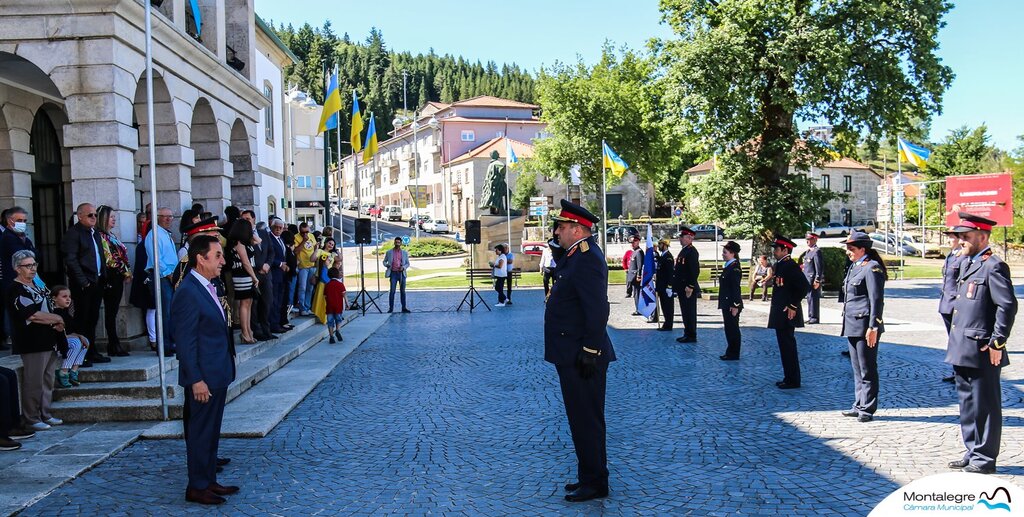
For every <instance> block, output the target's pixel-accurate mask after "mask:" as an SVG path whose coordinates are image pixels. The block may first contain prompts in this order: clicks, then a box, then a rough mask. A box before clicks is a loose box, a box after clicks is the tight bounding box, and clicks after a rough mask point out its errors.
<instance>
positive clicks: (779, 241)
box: [768, 235, 811, 390]
mask: <svg viewBox="0 0 1024 517" xmlns="http://www.w3.org/2000/svg"><path fill="white" fill-rule="evenodd" d="M795 247H796V244H794V243H793V241H791V240H789V239H787V238H785V237H783V236H781V235H779V236H776V237H775V242H774V243H773V244H772V249H773V252H774V254H775V260H776V262H775V287H772V303H771V312H769V313H768V328H770V329H775V338H776V339H777V340H778V342H779V355H780V356H781V358H782V371H783V372H784V375H783V378H782V380H781V381H779V382H776V383H775V385H776V386H778V387H779V389H783V390H788V389H793V388H799V387H800V357H799V356H798V355H797V350H796V329H797V327H803V326H804V315H803V309H802V307H801V301H802V300H803V299H804V297H805V296H807V291H808V290H809V289H810V288H811V286H810V284H808V283H807V278H806V277H804V274H803V272H801V271H800V266H799V265H797V263H796V262H795V261H794V260H793V257H792V254H793V248H795Z"/></svg>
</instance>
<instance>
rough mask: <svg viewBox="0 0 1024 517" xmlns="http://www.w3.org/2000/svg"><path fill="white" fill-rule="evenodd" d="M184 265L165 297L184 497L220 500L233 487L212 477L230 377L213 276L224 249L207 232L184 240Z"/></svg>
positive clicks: (229, 350) (227, 331)
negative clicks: (178, 396)
mask: <svg viewBox="0 0 1024 517" xmlns="http://www.w3.org/2000/svg"><path fill="white" fill-rule="evenodd" d="M188 260H189V268H190V271H189V273H187V274H186V275H185V278H183V279H182V281H181V283H180V284H179V285H178V289H177V290H176V291H175V292H174V298H173V299H172V301H171V322H172V323H171V334H172V335H173V336H174V342H175V344H176V345H177V352H178V364H179V367H178V385H180V386H182V387H183V388H185V408H184V418H183V423H184V426H185V433H184V434H185V448H186V451H187V462H188V488H186V489H185V500H186V501H189V502H195V503H200V504H220V503H223V502H224V501H225V499H224V498H223V497H222V496H224V495H230V494H234V493H236V492H238V487H236V486H222V485H220V484H219V483H217V447H218V445H219V443H220V427H221V421H222V419H223V417H224V404H225V403H226V399H227V392H228V386H229V385H230V384H231V382H232V381H234V380H235V361H234V353H233V352H234V348H233V346H232V344H231V328H230V326H229V325H228V320H227V317H226V313H225V311H224V306H223V305H222V304H221V300H220V297H219V296H218V289H217V286H216V284H214V283H213V280H214V279H216V278H217V277H219V276H220V272H221V269H222V268H223V267H224V249H223V248H222V247H221V245H220V242H218V240H217V238H216V237H214V236H210V235H200V236H197V237H195V238H194V239H193V240H192V241H191V243H190V244H189V250H188Z"/></svg>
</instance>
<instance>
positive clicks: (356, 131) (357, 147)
mask: <svg viewBox="0 0 1024 517" xmlns="http://www.w3.org/2000/svg"><path fill="white" fill-rule="evenodd" d="M362 132H363V115H362V114H361V113H359V97H358V96H356V91H355V90H352V132H351V133H350V135H349V139H348V140H349V142H352V152H353V153H358V152H359V151H361V150H362V149H363V141H362V140H360V139H359V135H360V134H361V133H362Z"/></svg>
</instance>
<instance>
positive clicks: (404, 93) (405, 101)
mask: <svg viewBox="0 0 1024 517" xmlns="http://www.w3.org/2000/svg"><path fill="white" fill-rule="evenodd" d="M408 82H409V71H408V70H402V111H404V112H405V113H402V115H403V116H404V115H407V114H408V113H409V95H408V89H407V88H406V86H407V84H408Z"/></svg>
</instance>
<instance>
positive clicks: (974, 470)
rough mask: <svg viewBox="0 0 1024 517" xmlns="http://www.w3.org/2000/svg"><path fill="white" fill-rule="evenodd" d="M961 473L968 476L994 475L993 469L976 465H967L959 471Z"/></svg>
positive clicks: (994, 469)
mask: <svg viewBox="0 0 1024 517" xmlns="http://www.w3.org/2000/svg"><path fill="white" fill-rule="evenodd" d="M961 471H963V472H966V473H968V474H995V473H996V468H995V467H979V466H977V465H968V466H966V467H964V468H962V469H961Z"/></svg>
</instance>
